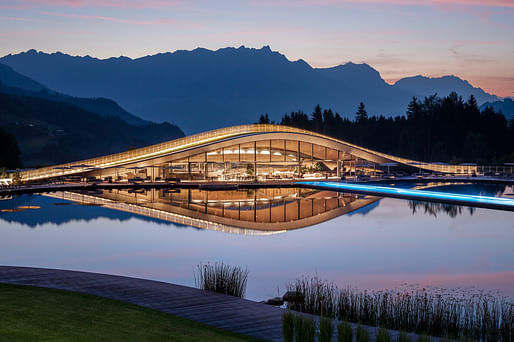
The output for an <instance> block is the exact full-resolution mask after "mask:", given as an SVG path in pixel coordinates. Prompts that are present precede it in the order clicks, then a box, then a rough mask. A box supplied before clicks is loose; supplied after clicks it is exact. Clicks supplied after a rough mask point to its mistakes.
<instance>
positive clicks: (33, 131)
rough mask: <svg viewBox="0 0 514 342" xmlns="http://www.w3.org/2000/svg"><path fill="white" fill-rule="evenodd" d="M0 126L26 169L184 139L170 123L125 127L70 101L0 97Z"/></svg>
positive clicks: (10, 95)
mask: <svg viewBox="0 0 514 342" xmlns="http://www.w3.org/2000/svg"><path fill="white" fill-rule="evenodd" d="M0 127H3V128H4V129H5V130H6V131H7V132H9V133H11V134H13V135H14V136H16V138H17V140H18V143H19V146H20V150H21V157H22V159H23V162H24V165H26V166H31V165H38V164H54V163H60V162H66V161H74V160H80V159H85V158H89V157H94V156H99V155H105V154H108V153H115V152H121V151H125V150H127V149H128V148H132V147H141V146H146V145H150V144H154V143H158V142H162V141H166V140H171V139H175V138H179V137H182V136H184V133H183V132H182V131H181V130H180V129H179V128H178V127H176V126H174V125H171V124H169V123H164V124H148V125H144V126H134V125H129V124H128V123H126V122H125V121H123V120H121V119H120V118H117V117H101V116H99V115H97V114H94V113H90V112H87V111H85V110H83V109H81V108H78V107H76V106H74V105H71V104H69V103H65V102H60V101H49V100H47V99H41V98H35V97H29V96H19V95H12V94H5V93H0Z"/></svg>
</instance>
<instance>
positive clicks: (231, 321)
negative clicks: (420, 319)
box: [0, 266, 285, 341]
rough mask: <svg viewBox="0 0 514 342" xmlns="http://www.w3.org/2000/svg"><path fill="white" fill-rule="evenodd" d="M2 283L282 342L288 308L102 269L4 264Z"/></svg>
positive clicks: (0, 268) (2, 267) (1, 267)
mask: <svg viewBox="0 0 514 342" xmlns="http://www.w3.org/2000/svg"><path fill="white" fill-rule="evenodd" d="M0 283H9V284H18V285H31V286H40V287H48V288H53V289H60V290H68V291H75V292H81V293H87V294H91V295H95V296H100V297H105V298H110V299H114V300H118V301H122V302H127V303H131V304H136V305H140V306H143V307H146V308H150V309H154V310H159V311H163V312H166V313H169V314H172V315H176V316H180V317H184V318H187V319H190V320H193V321H197V322H200V323H205V324H207V325H211V326H214V327H217V328H221V329H225V330H230V331H233V332H236V333H240V334H243V335H247V336H251V337H255V338H261V339H266V340H270V341H282V313H283V312H284V311H285V310H284V309H281V308H277V307H273V306H270V305H266V304H263V303H257V302H253V301H250V300H246V299H241V298H237V297H232V296H227V295H223V294H219V293H213V292H208V291H203V290H199V289H196V288H192V287H187V286H181V285H175V284H170V283H164V282H160V281H154V280H146V279H138V278H130V277H123V276H116V275H108V274H100V273H89V272H78V271H67V270H57V269H45V268H32V267H14V266H0Z"/></svg>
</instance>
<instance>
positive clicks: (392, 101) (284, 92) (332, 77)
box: [0, 46, 491, 134]
mask: <svg viewBox="0 0 514 342" xmlns="http://www.w3.org/2000/svg"><path fill="white" fill-rule="evenodd" d="M0 62H2V63H5V64H7V65H9V66H11V67H13V68H14V69H15V70H18V71H20V72H22V73H23V74H25V75H28V76H30V77H32V78H34V79H37V80H40V81H41V82H44V83H45V84H46V85H48V86H49V87H51V88H52V89H56V90H58V91H60V92H64V93H68V94H72V95H74V96H82V97H97V96H105V97H108V98H112V99H114V100H115V101H117V102H118V103H120V104H121V105H122V106H123V107H124V108H127V109H128V110H129V111H131V112H134V113H138V114H140V115H141V116H142V117H143V118H144V119H146V120H152V121H163V120H168V121H171V122H174V123H176V124H178V125H179V126H180V127H182V128H183V129H184V130H185V131H186V132H187V133H188V134H189V133H193V132H198V131H202V130H207V129H213V128H218V127H223V126H230V125H236V124H242V123H249V122H253V121H254V120H255V118H256V117H258V115H259V114H261V113H269V115H270V117H271V118H272V119H274V120H278V119H279V118H280V117H281V116H282V115H283V114H284V113H286V112H290V111H292V110H298V109H303V110H305V111H310V110H312V109H313V108H314V106H315V105H317V104H321V105H322V106H323V107H325V108H328V107H330V108H332V109H334V110H335V111H338V112H339V113H340V114H341V115H343V116H347V117H351V118H353V116H354V113H355V111H356V109H357V106H358V105H359V102H361V101H362V102H364V103H365V104H366V109H367V110H368V113H369V114H370V115H374V114H384V115H386V116H389V115H398V114H403V113H405V109H406V107H407V104H408V102H409V101H410V99H411V98H412V96H414V95H416V96H418V97H423V96H428V95H432V94H433V93H435V92H437V93H439V94H440V95H444V93H446V88H445V87H446V81H452V82H453V79H449V80H448V79H443V80H442V83H438V85H437V87H439V88H437V87H436V88H437V89H434V88H433V87H427V88H426V89H421V88H419V89H418V88H415V89H414V88H413V89H411V86H410V85H409V84H407V85H406V86H405V87H404V86H402V85H403V84H404V82H401V81H399V82H397V85H394V86H393V85H389V84H387V83H386V82H385V81H384V80H383V79H382V78H381V77H380V74H379V73H378V72H377V71H376V70H375V69H373V68H371V67H370V66H369V65H366V64H354V63H347V64H344V65H340V66H337V67H334V68H312V67H311V66H310V65H308V64H307V63H306V62H304V61H303V60H298V61H289V60H288V59H287V58H286V57H285V56H284V55H282V54H280V53H278V52H275V51H272V50H271V49H270V48H269V47H268V46H265V47H263V48H261V49H250V48H245V47H240V48H223V49H219V50H216V51H211V50H206V49H201V48H198V49H195V50H192V51H176V52H173V53H161V54H156V55H153V56H145V57H141V58H137V59H130V58H127V57H118V58H109V59H97V58H92V57H89V56H86V57H77V56H69V55H66V54H63V53H60V52H57V53H52V54H47V53H43V52H36V51H35V50H30V51H27V52H24V53H20V54H16V55H7V56H4V57H2V58H0ZM462 82H464V81H462ZM454 83H455V82H453V83H451V84H454ZM457 83H458V82H457ZM455 84H456V83H455ZM468 85H469V84H468ZM449 87H450V88H451V87H453V85H450V86H449ZM452 90H456V91H457V92H459V94H463V95H467V93H466V92H463V91H462V89H460V88H459V89H452ZM476 97H477V99H478V100H479V103H480V101H481V99H482V98H484V97H483V96H476ZM485 98H486V99H491V97H489V98H487V97H485Z"/></svg>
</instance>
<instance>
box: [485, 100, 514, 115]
mask: <svg viewBox="0 0 514 342" xmlns="http://www.w3.org/2000/svg"><path fill="white" fill-rule="evenodd" d="M485 107H493V109H494V110H495V111H496V112H499V111H501V112H502V113H503V115H505V117H506V118H507V119H513V118H514V101H513V100H512V99H511V98H505V99H503V101H494V102H486V103H484V104H483V105H481V106H480V110H484V109H485Z"/></svg>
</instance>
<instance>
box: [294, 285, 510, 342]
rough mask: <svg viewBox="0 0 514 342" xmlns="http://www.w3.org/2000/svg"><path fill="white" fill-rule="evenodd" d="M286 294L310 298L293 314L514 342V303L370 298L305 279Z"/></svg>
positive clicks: (404, 295) (417, 294)
mask: <svg viewBox="0 0 514 342" xmlns="http://www.w3.org/2000/svg"><path fill="white" fill-rule="evenodd" d="M287 289H288V290H289V291H299V292H302V293H303V294H305V300H304V302H300V303H287V305H288V307H289V308H290V309H292V310H297V311H302V312H307V313H311V314H317V315H325V316H328V317H334V318H336V319H339V320H342V321H349V322H360V323H362V324H366V325H373V326H382V327H385V328H387V329H394V330H400V331H410V332H415V333H418V334H427V335H431V336H438V337H448V338H452V339H459V338H472V339H476V340H495V341H508V342H510V341H512V340H513V339H514V303H513V302H512V299H508V298H505V297H501V296H499V295H498V294H491V293H484V292H481V291H478V292H477V293H472V291H470V290H462V289H451V290H446V289H434V290H430V291H429V290H427V289H424V288H407V289H394V290H384V291H372V292H369V291H359V290H357V289H354V288H350V287H347V288H343V289H340V288H338V287H336V286H335V285H334V284H333V283H330V282H328V281H326V280H322V279H320V278H318V277H312V278H307V277H305V276H304V277H301V278H298V279H297V280H296V281H295V282H294V283H291V284H288V285H287Z"/></svg>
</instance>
